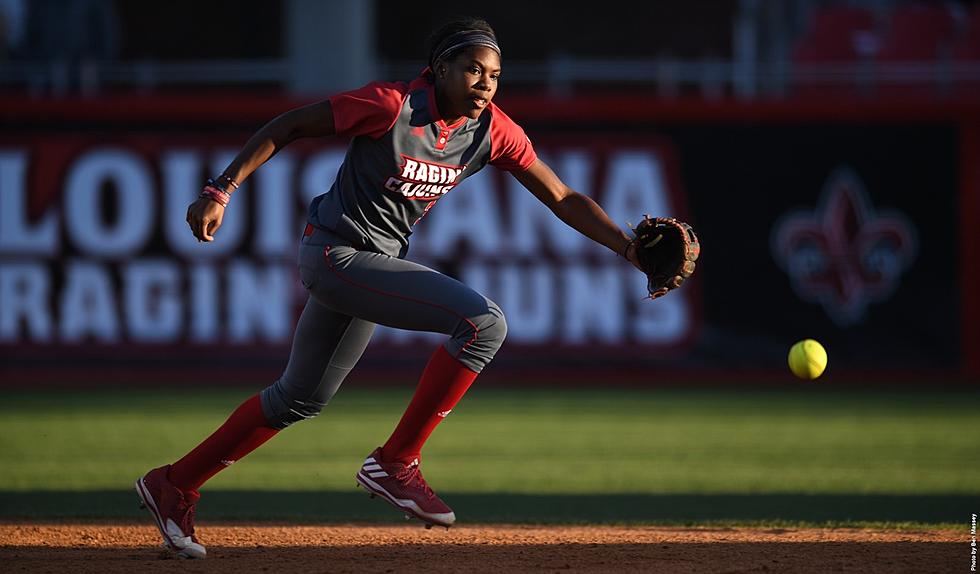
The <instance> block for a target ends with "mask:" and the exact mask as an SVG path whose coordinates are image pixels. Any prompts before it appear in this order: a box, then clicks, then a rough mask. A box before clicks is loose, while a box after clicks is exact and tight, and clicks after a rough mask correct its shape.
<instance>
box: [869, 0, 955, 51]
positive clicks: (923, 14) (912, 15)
mask: <svg viewBox="0 0 980 574" xmlns="http://www.w3.org/2000/svg"><path fill="white" fill-rule="evenodd" d="M955 31H956V30H955V23H954V21H953V14H952V12H950V10H949V7H948V6H947V5H946V4H944V3H940V2H935V3H923V4H908V5H899V6H895V7H894V8H892V10H891V11H890V13H889V16H888V24H887V26H886V28H885V35H884V38H883V41H882V44H881V48H880V49H879V50H878V53H877V59H878V60H880V61H890V62H895V61H933V60H935V59H936V58H938V57H941V56H943V55H944V53H943V50H945V51H946V52H945V53H946V54H948V53H949V49H950V48H951V47H952V44H953V42H954V38H955Z"/></svg>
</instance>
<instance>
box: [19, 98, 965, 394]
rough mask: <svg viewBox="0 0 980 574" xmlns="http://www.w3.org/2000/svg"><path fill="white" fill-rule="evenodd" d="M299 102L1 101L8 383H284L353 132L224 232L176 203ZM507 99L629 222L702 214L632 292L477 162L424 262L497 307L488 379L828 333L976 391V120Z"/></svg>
mask: <svg viewBox="0 0 980 574" xmlns="http://www.w3.org/2000/svg"><path fill="white" fill-rule="evenodd" d="M297 103H298V102H289V101H285V100H279V99H257V98H254V97H251V98H234V99H233V98H230V97H229V96H228V95H227V94H223V95H221V96H220V97H214V98H207V97H197V98H185V97H170V98H164V97H154V98H135V97H134V98H119V99H105V100H95V101H38V100H22V99H16V98H14V99H9V98H8V99H3V100H0V110H2V111H0V122H2V126H3V127H2V131H0V191H2V194H0V356H2V366H0V378H2V380H3V381H4V382H7V383H19V384H24V383H26V384H32V383H45V382H50V381H65V382H72V381H76V382H98V381H114V382H128V381H132V380H160V381H174V380H178V379H182V380H187V379H194V380H208V381H214V382H249V383H252V382H260V381H265V380H269V379H270V378H274V377H275V376H276V375H277V374H278V372H279V370H280V369H281V368H282V366H283V364H284V361H285V358H286V354H287V353H288V345H289V341H290V336H291V333H292V326H293V322H294V321H295V318H296V316H297V313H298V311H299V309H300V308H301V306H302V304H303V301H304V293H303V292H302V289H301V288H300V287H299V283H298V281H297V278H296V272H295V267H294V256H295V252H296V244H297V239H298V237H299V233H300V231H301V230H302V227H303V218H304V212H305V209H306V205H307V204H308V202H309V200H310V199H311V198H312V197H314V196H315V195H317V194H319V193H322V192H323V191H325V190H326V189H327V188H328V187H329V185H330V183H331V181H332V179H333V176H334V174H335V173H336V170H337V167H338V166H339V164H340V162H341V161H342V159H343V153H344V149H345V147H344V142H340V141H336V140H330V139H325V140H305V141H301V142H297V143H295V144H293V145H292V146H290V147H289V148H288V149H287V150H285V151H284V152H283V153H281V154H279V155H277V156H276V157H275V158H274V159H273V160H272V161H271V162H269V163H268V164H267V165H266V166H264V167H263V168H262V169H261V170H259V171H258V172H256V174H255V175H254V176H253V178H252V179H250V181H249V182H248V183H247V184H246V185H245V186H243V189H242V190H241V191H239V192H238V193H237V194H236V196H235V201H234V203H233V207H232V208H231V209H229V211H228V212H227V214H226V218H225V223H224V226H223V228H222V230H221V232H220V234H219V236H218V240H217V241H215V242H214V243H213V244H208V245H203V244H198V243H197V242H196V240H194V238H193V237H192V236H191V235H190V233H189V232H188V230H187V228H186V223H185V222H184V213H185V210H186V206H187V204H188V203H189V202H190V201H192V200H193V198H194V197H195V196H196V194H197V193H198V192H199V189H200V183H201V182H202V181H203V180H204V179H205V178H206V177H207V176H208V175H211V174H214V173H217V172H218V171H220V170H221V169H222V168H223V167H224V166H225V165H226V164H227V162H228V161H229V160H230V158H231V157H232V155H233V154H234V153H235V151H236V149H237V146H239V145H241V143H243V142H244V140H245V139H246V138H247V137H248V135H250V133H252V132H253V131H254V130H255V129H257V128H258V127H260V126H261V125H262V123H264V122H265V121H267V120H268V119H270V118H271V117H274V116H275V115H276V114H277V113H280V112H282V111H285V110H286V109H289V108H290V107H291V106H293V105H296V104H297ZM501 105H502V106H503V107H504V109H506V110H507V111H508V113H509V114H510V115H511V116H512V117H514V118H515V119H517V121H518V122H519V123H521V124H522V125H524V127H525V128H526V131H527V132H528V134H529V136H530V137H531V139H532V141H533V142H534V144H535V147H536V149H537V150H538V151H539V154H540V155H541V156H542V157H543V158H544V159H545V160H546V161H548V162H549V163H550V164H551V165H552V167H553V168H554V169H555V171H556V172H558V174H559V175H560V176H562V177H563V179H564V180H565V181H566V182H567V183H568V184H569V185H570V186H572V187H573V188H575V189H576V190H578V191H581V192H583V193H586V194H588V195H590V196H592V197H594V198H596V199H597V201H599V203H600V204H601V205H603V207H604V208H605V209H606V210H607V212H608V213H609V214H610V216H611V217H612V219H613V220H614V221H616V222H618V223H621V224H625V223H626V222H628V221H632V222H635V221H637V219H638V218H639V216H640V214H642V213H645V212H648V213H651V214H669V215H674V216H676V217H678V218H681V219H685V220H688V221H690V222H691V223H692V224H693V225H694V227H695V229H696V230H697V231H698V232H699V235H700V238H701V240H702V243H703V255H702V260H700V261H699V266H698V273H697V274H696V276H695V277H694V278H693V279H692V280H691V281H690V282H689V283H688V284H687V285H685V288H684V289H682V290H680V291H678V292H675V293H673V294H671V295H670V296H669V297H666V298H664V299H660V300H658V301H656V302H651V301H648V300H643V294H644V292H645V291H644V283H643V278H642V276H640V275H639V274H638V273H636V272H635V271H633V270H632V268H630V267H629V266H627V265H625V264H624V262H623V261H622V260H621V259H618V258H617V257H616V256H615V255H614V254H612V253H609V252H608V251H606V250H605V249H603V248H599V247H597V246H595V245H593V244H591V243H590V242H588V241H587V240H585V239H584V238H581V237H580V236H578V235H577V234H576V233H575V232H574V231H571V230H570V229H568V228H566V227H564V225H563V224H561V223H560V222H559V221H558V220H557V219H555V218H554V217H553V216H551V214H550V213H549V212H548V211H547V209H545V208H544V207H543V206H541V205H540V204H539V203H537V201H536V200H535V199H534V198H533V197H532V196H531V195H530V194H529V193H527V192H526V191H524V190H523V189H522V188H520V186H519V185H518V184H516V182H515V181H514V180H513V178H511V177H510V176H508V175H507V174H504V173H502V172H497V171H496V170H493V169H487V170H484V171H483V172H481V173H480V174H478V175H477V176H475V177H473V178H471V179H469V180H467V181H466V182H464V183H463V184H461V185H460V186H458V188H456V189H455V190H454V191H453V192H452V193H451V194H448V195H446V196H445V197H444V198H442V199H440V200H439V202H438V204H437V205H436V206H435V207H434V209H432V211H431V212H429V214H428V215H427V216H426V217H425V219H424V221H423V222H422V223H421V224H420V225H419V226H418V228H417V230H418V231H417V232H416V234H415V235H414V236H413V238H412V250H411V252H410V257H411V258H413V259H415V260H418V261H420V262H423V263H426V264H428V265H430V266H433V267H435V268H438V269H440V270H442V271H444V272H447V273H449V274H451V275H454V276H456V277H458V278H460V279H461V280H463V281H465V282H467V283H468V284H470V285H472V286H474V287H476V288H478V289H479V290H481V291H483V292H485V293H486V294H487V295H488V296H490V297H491V298H492V299H494V300H496V301H497V302H498V303H500V304H501V306H502V307H503V309H504V311H505V312H506V313H507V315H508V324H509V327H510V330H509V337H508V340H507V343H506V344H505V347H504V350H503V351H502V352H501V354H500V355H499V356H498V359H497V360H496V361H495V363H494V366H493V367H492V370H491V371H489V372H488V375H489V374H490V373H493V375H492V376H494V377H498V378H499V379H500V380H509V379H513V378H527V377H531V376H533V377H547V378H550V379H564V378H567V377H580V378H582V379H583V380H596V377H597V376H598V377H600V378H602V377H605V378H615V379H621V378H636V379H639V380H648V379H650V378H654V377H652V376H651V375H649V374H647V375H641V373H651V372H655V373H657V374H658V376H657V377H656V378H658V379H659V378H660V377H661V376H662V377H665V378H666V377H670V378H677V377H680V378H690V379H698V378H715V377H718V376H722V377H724V378H732V379H733V380H750V379H753V378H756V377H760V376H761V377H763V378H767V377H768V378H774V377H775V378H779V377H783V376H785V375H784V373H785V366H784V365H785V355H786V351H787V350H788V348H789V346H790V345H791V344H792V343H793V342H794V341H795V340H797V339H800V338H804V337H813V338H816V339H819V340H820V341H822V342H824V344H825V345H826V346H827V348H828V350H829V351H830V354H831V365H832V368H831V370H830V372H829V373H828V378H829V377H830V376H831V375H833V376H835V377H840V378H841V379H843V378H847V379H848V380H857V379H861V378H883V377H896V376H897V377H898V378H899V379H901V380H909V381H915V380H922V376H923V375H928V376H929V377H930V380H946V379H948V378H954V379H959V380H972V381H976V380H977V379H978V378H980V358H978V355H980V334H978V332H980V327H978V326H977V325H980V303H978V301H977V297H976V294H977V293H980V278H978V264H977V263H976V262H977V261H978V257H980V253H978V252H980V221H978V219H980V162H978V161H977V160H978V159H980V105H976V106H973V105H944V106H939V105H936V106H933V105H921V104H916V105H890V106H882V105H878V106H870V105H867V106H865V107H855V106H853V105H836V104H834V103H832V102H817V103H796V104H792V103H780V104H752V105H740V104H693V103H675V104H667V103H662V102H661V103H658V102H655V101H651V100H647V99H643V98H641V97H622V96H618V97H611V98H604V97H596V98H590V99H579V100H550V99H545V98H533V97H522V98H514V99H511V100H506V99H504V100H502V102H501ZM438 340H440V337H434V336H431V335H424V334H415V333H407V332H402V331H395V330H390V329H381V330H379V332H378V334H377V335H376V339H375V340H374V341H373V342H372V346H371V348H370V349H369V351H368V353H367V355H366V356H365V358H364V360H363V363H362V365H361V367H362V368H361V369H360V370H361V371H362V372H363V373H370V374H372V375H376V376H378V377H381V378H384V377H390V376H393V375H395V374H398V373H400V372H401V370H402V369H403V368H406V367H411V368H413V369H414V368H416V367H418V366H420V365H421V363H422V362H423V361H424V359H425V357H426V356H427V355H428V353H429V352H430V349H432V348H433V346H434V345H435V343H436V341H438ZM651 369H655V370H653V371H651Z"/></svg>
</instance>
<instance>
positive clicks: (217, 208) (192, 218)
mask: <svg viewBox="0 0 980 574" xmlns="http://www.w3.org/2000/svg"><path fill="white" fill-rule="evenodd" d="M224 216H225V208H224V206H222V205H221V204H220V203H218V202H217V201H214V200H213V199H211V198H209V197H199V198H197V200H196V201H194V203H192V204H190V206H189V207H188V208H187V225H189V226H190V227H191V233H193V234H194V237H196V238H197V240H198V241H214V234H215V233H217V231H218V228H219V227H221V220H222V219H223V218H224Z"/></svg>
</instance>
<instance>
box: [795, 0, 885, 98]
mask: <svg viewBox="0 0 980 574" xmlns="http://www.w3.org/2000/svg"><path fill="white" fill-rule="evenodd" d="M875 29H876V26H875V17H874V13H873V12H872V11H871V10H869V9H866V8H860V7H850V6H821V7H817V8H814V10H813V11H812V12H811V13H810V17H809V20H808V25H807V27H806V30H805V31H804V33H803V36H802V37H801V38H800V40H799V41H798V42H797V43H796V45H795V46H794V47H793V50H792V52H791V62H792V64H793V65H794V67H795V69H796V71H797V72H800V73H801V74H802V75H799V76H797V78H796V81H794V82H793V85H792V86H790V91H791V92H792V94H793V95H794V96H796V97H801V98H814V99H820V98H850V99H853V98H859V97H860V96H861V86H860V83H859V82H857V81H847V82H844V83H837V84H835V83H833V82H828V81H827V80H826V79H825V78H822V77H820V75H819V71H820V70H821V69H826V68H825V65H831V66H832V65H845V66H846V65H849V64H850V65H854V66H855V69H857V67H858V66H859V65H860V63H861V62H862V61H864V60H866V59H867V56H868V50H869V48H873V45H874V42H875V37H876V32H875ZM808 71H810V72H814V71H815V72H818V75H817V76H811V75H810V74H808V73H805V72H808Z"/></svg>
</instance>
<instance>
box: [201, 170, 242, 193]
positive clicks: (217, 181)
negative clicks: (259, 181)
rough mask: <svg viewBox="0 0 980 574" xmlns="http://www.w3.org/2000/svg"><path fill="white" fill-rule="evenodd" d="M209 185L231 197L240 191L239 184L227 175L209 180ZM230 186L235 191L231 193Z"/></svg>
mask: <svg viewBox="0 0 980 574" xmlns="http://www.w3.org/2000/svg"><path fill="white" fill-rule="evenodd" d="M207 184H208V185H210V186H211V187H215V188H217V189H220V190H221V191H223V192H225V193H227V194H228V195H231V193H232V192H233V191H235V190H236V189H238V182H237V181H235V180H233V179H232V178H230V177H228V176H227V175H225V174H221V175H219V176H218V177H212V178H210V179H208V183H207ZM228 186H231V187H232V188H234V189H232V190H230V191H229V190H228Z"/></svg>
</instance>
